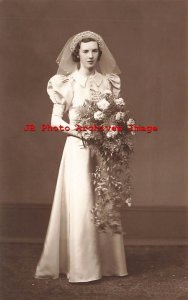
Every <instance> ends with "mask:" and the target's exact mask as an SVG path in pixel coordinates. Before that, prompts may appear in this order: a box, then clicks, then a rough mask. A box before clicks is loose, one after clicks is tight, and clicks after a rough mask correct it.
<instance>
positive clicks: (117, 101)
mask: <svg viewBox="0 0 188 300" xmlns="http://www.w3.org/2000/svg"><path fill="white" fill-rule="evenodd" d="M115 103H116V105H125V101H124V100H123V98H118V99H115Z"/></svg>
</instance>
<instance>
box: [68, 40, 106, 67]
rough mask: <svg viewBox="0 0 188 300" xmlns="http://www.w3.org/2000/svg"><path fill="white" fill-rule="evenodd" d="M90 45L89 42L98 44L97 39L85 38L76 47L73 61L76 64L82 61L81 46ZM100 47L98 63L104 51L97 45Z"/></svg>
mask: <svg viewBox="0 0 188 300" xmlns="http://www.w3.org/2000/svg"><path fill="white" fill-rule="evenodd" d="M82 42H83V43H88V42H96V40H95V39H93V38H85V39H82V40H81V41H80V42H79V43H78V44H77V45H76V47H75V49H74V51H73V52H72V59H73V61H74V62H79V61H80V58H79V50H80V44H81V43H82ZM97 45H98V49H99V56H98V61H99V60H100V58H101V55H102V51H101V49H100V47H99V44H98V43H97Z"/></svg>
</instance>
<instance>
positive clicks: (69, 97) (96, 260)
mask: <svg viewBox="0 0 188 300" xmlns="http://www.w3.org/2000/svg"><path fill="white" fill-rule="evenodd" d="M57 62H58V64H59V68H58V71H57V74H56V75H55V76H53V77H52V78H51V79H50V80H49V82H48V86H47V92H48V94H49V97H50V99H51V100H52V102H53V112H52V118H51V125H52V126H57V127H59V126H60V125H61V126H64V127H66V126H69V128H70V130H67V131H63V132H61V134H67V139H66V143H65V147H64V151H63V155H62V160H61V163H60V168H59V174H58V178H57V184H56V190H55V195H54V200H53V204H52V210H51V215H50V220H49V224H48V229H47V233H46V238H45V242H44V247H43V251H42V254H41V257H40V260H39V262H38V264H37V267H36V272H35V278H47V277H51V278H53V279H55V278H58V277H59V276H60V274H65V275H66V276H67V278H68V281H69V282H88V281H92V280H98V279H101V278H102V276H125V275H127V267H126V258H125V250H124V243H123V235H122V234H117V233H111V232H101V231H98V229H97V227H96V226H95V225H94V223H93V222H92V220H91V212H90V211H91V209H92V207H93V205H94V202H95V195H94V190H93V184H92V180H91V172H92V169H93V167H94V159H93V157H92V156H91V152H90V149H89V147H87V146H86V147H83V143H82V139H81V134H80V133H79V132H78V131H76V116H77V108H78V106H80V105H83V103H84V101H85V100H86V99H91V94H92V90H95V91H101V92H102V91H104V90H106V89H111V91H112V93H113V94H114V96H115V97H117V98H118V97H119V94H120V78H119V76H118V75H117V74H119V73H120V70H119V68H118V66H117V65H116V62H115V60H114V58H113V56H112V54H111V52H110V51H109V49H108V47H107V45H106V43H105V42H104V40H103V38H102V37H101V36H100V35H98V34H96V33H94V32H91V31H84V32H81V33H78V34H76V35H74V36H73V37H71V38H70V39H69V40H68V41H67V43H66V44H65V46H64V48H63V50H62V51H61V53H60V55H59V56H58V59H57ZM97 68H99V69H100V72H99V71H97ZM65 113H67V114H68V117H69V123H67V122H65V121H64V120H63V116H64V114H65Z"/></svg>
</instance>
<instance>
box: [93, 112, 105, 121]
mask: <svg viewBox="0 0 188 300" xmlns="http://www.w3.org/2000/svg"><path fill="white" fill-rule="evenodd" d="M94 119H95V120H99V121H101V120H102V119H104V114H103V112H102V111H99V110H98V111H96V112H95V113H94Z"/></svg>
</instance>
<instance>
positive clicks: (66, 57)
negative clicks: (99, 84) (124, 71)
mask: <svg viewBox="0 0 188 300" xmlns="http://www.w3.org/2000/svg"><path fill="white" fill-rule="evenodd" d="M83 38H93V39H95V40H96V41H97V42H98V45H99V47H100V49H101V50H102V55H101V58H100V61H99V62H98V65H99V68H100V71H101V73H102V74H104V75H105V74H108V73H116V74H120V73H121V71H120V69H119V67H118V65H117V64H116V61H115V59H114V57H113V55H112V53H111V52H110V50H109V49H108V47H107V45H106V43H105V42H104V40H103V38H102V37H101V36H100V35H99V34H97V33H94V32H92V31H83V32H80V33H78V34H76V35H73V36H72V37H71V38H69V39H68V41H67V42H66V44H65V46H64V47H63V49H62V51H61V52H60V54H59V55H58V57H57V60H56V62H57V63H58V65H59V67H58V70H57V74H60V75H68V74H70V73H72V72H74V71H75V70H76V69H77V63H76V62H74V61H73V59H72V55H71V54H72V52H73V51H74V49H75V46H76V44H77V43H78V42H80V41H81V40H82V39H83Z"/></svg>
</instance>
